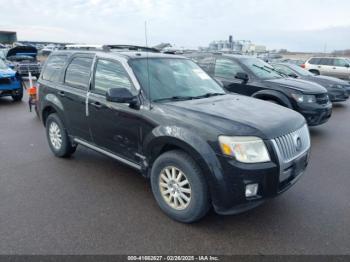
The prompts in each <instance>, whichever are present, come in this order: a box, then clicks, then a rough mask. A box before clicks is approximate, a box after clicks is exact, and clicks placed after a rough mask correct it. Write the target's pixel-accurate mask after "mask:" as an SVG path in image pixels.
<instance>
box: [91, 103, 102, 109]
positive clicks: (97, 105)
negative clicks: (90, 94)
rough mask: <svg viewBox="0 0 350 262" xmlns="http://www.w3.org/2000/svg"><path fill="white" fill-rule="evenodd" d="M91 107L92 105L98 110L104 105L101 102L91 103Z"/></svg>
mask: <svg viewBox="0 0 350 262" xmlns="http://www.w3.org/2000/svg"><path fill="white" fill-rule="evenodd" d="M90 105H92V106H93V107H96V108H101V107H102V104H101V103H100V102H93V103H90Z"/></svg>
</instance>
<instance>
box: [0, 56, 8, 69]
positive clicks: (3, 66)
mask: <svg viewBox="0 0 350 262" xmlns="http://www.w3.org/2000/svg"><path fill="white" fill-rule="evenodd" d="M4 69H8V67H7V65H6V64H5V62H4V61H3V60H1V59H0V70H4Z"/></svg>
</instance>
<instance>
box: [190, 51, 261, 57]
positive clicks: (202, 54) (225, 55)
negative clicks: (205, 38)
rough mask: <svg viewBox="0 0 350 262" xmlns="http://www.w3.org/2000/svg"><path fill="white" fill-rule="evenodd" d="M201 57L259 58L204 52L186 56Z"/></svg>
mask: <svg viewBox="0 0 350 262" xmlns="http://www.w3.org/2000/svg"><path fill="white" fill-rule="evenodd" d="M199 56H215V57H226V58H233V59H249V58H257V57H254V56H248V55H239V54H225V53H220V52H202V53H191V54H188V55H186V57H189V58H191V57H199ZM257 59H259V58H257Z"/></svg>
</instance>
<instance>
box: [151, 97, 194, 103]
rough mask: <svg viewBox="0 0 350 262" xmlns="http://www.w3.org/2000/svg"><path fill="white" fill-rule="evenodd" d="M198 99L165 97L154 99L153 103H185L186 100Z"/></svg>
mask: <svg viewBox="0 0 350 262" xmlns="http://www.w3.org/2000/svg"><path fill="white" fill-rule="evenodd" d="M195 98H196V97H193V96H172V97H165V98H159V99H154V100H153V102H161V101H184V100H192V99H195Z"/></svg>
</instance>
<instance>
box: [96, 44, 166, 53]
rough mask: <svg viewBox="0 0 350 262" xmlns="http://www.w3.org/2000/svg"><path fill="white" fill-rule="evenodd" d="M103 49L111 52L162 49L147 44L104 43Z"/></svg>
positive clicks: (156, 50)
mask: <svg viewBox="0 0 350 262" xmlns="http://www.w3.org/2000/svg"><path fill="white" fill-rule="evenodd" d="M103 50H104V51H110V52H123V51H139V52H152V53H160V51H159V50H158V49H156V48H152V47H146V46H137V45H104V46H103Z"/></svg>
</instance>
